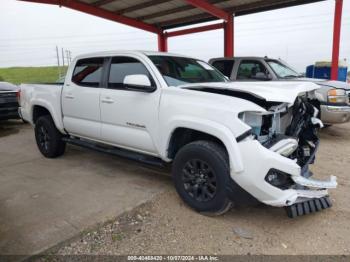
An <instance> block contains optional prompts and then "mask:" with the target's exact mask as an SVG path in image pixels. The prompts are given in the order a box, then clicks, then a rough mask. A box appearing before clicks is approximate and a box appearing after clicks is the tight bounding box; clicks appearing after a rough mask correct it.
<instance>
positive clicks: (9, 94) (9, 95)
mask: <svg viewBox="0 0 350 262" xmlns="http://www.w3.org/2000/svg"><path fill="white" fill-rule="evenodd" d="M18 91H19V87H18V86H16V85H13V84H10V83H7V82H0V120H8V119H19V115H18V101H17V93H18Z"/></svg>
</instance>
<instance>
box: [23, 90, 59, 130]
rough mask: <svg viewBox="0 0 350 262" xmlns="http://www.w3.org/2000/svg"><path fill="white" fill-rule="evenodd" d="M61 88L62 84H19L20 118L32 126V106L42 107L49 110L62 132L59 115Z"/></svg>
mask: <svg viewBox="0 0 350 262" xmlns="http://www.w3.org/2000/svg"><path fill="white" fill-rule="evenodd" d="M62 87H63V85H62V84H21V85H20V90H21V99H20V106H21V108H22V110H21V114H22V116H21V117H22V118H23V119H24V120H25V121H27V122H29V123H31V124H32V125H33V124H34V123H33V118H32V115H33V114H32V112H33V110H34V108H33V107H32V105H36V106H42V107H44V108H46V109H47V110H49V112H50V114H51V116H52V117H53V119H54V120H55V124H56V125H57V127H58V128H59V127H60V128H62V130H63V124H62V113H61V112H62V107H61V93H62Z"/></svg>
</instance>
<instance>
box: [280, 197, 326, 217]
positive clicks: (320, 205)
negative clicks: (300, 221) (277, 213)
mask: <svg viewBox="0 0 350 262" xmlns="http://www.w3.org/2000/svg"><path fill="white" fill-rule="evenodd" d="M331 206H332V202H331V200H330V198H329V196H324V197H321V198H313V199H309V200H306V201H304V202H299V203H296V204H293V205H291V206H287V207H285V209H286V212H287V216H288V217H289V218H295V217H298V216H303V215H308V214H310V213H315V212H318V211H321V210H323V209H326V208H329V207H331Z"/></svg>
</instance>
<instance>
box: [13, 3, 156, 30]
mask: <svg viewBox="0 0 350 262" xmlns="http://www.w3.org/2000/svg"><path fill="white" fill-rule="evenodd" d="M20 1H26V2H35V3H44V4H55V5H59V6H64V7H67V8H70V9H74V10H77V11H80V12H84V13H88V14H91V15H94V16H98V17H102V18H105V19H108V20H111V21H114V22H118V23H121V24H124V25H128V26H132V27H135V28H138V29H142V30H145V31H148V32H152V33H157V34H158V32H159V29H158V28H157V27H155V26H153V25H150V24H147V23H144V22H142V21H139V20H136V19H132V18H129V17H126V16H122V15H118V14H116V13H114V12H111V11H108V10H105V9H102V8H98V7H96V6H92V5H89V4H85V3H83V2H78V1H76V0H20Z"/></svg>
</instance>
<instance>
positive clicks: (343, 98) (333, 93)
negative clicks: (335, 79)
mask: <svg viewBox="0 0 350 262" xmlns="http://www.w3.org/2000/svg"><path fill="white" fill-rule="evenodd" d="M347 100H348V97H347V95H346V92H345V90H344V89H331V90H329V91H328V102H329V103H342V104H344V103H346V102H347Z"/></svg>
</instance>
